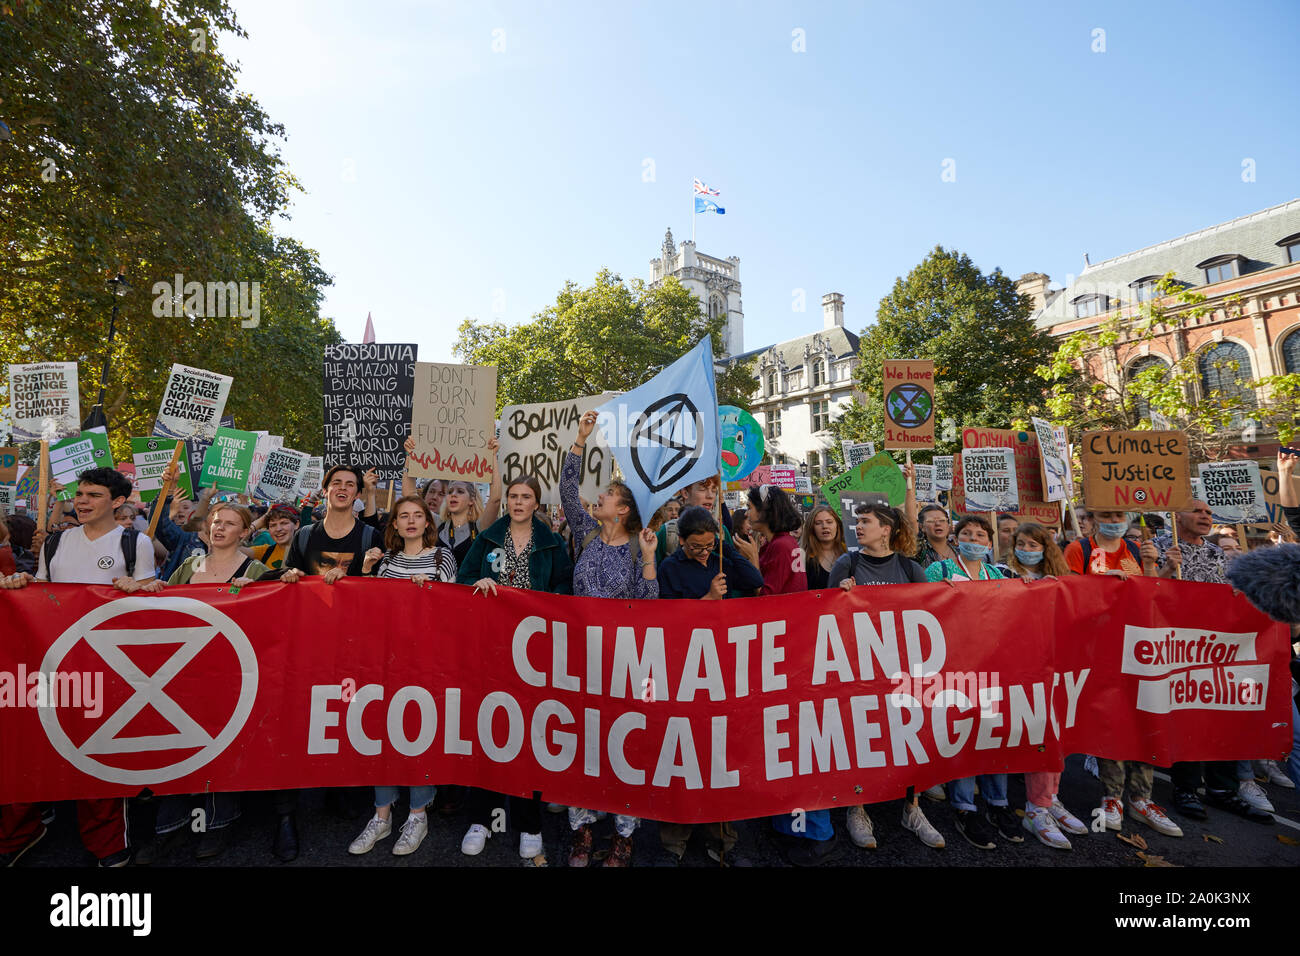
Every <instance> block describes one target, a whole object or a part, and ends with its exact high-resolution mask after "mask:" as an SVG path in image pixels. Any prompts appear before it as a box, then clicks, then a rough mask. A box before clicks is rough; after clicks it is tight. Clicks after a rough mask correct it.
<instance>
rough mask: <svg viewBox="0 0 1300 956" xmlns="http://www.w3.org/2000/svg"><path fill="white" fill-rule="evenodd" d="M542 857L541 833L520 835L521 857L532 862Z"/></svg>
mask: <svg viewBox="0 0 1300 956" xmlns="http://www.w3.org/2000/svg"><path fill="white" fill-rule="evenodd" d="M541 855H542V835H541V834H540V833H521V834H519V856H520V857H522V858H523V859H525V860H531V859H532V858H533V857H535V856H541Z"/></svg>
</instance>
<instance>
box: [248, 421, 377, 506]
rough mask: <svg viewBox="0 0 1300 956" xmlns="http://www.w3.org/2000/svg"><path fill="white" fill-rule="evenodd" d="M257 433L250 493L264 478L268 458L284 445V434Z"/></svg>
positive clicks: (249, 478)
mask: <svg viewBox="0 0 1300 956" xmlns="http://www.w3.org/2000/svg"><path fill="white" fill-rule="evenodd" d="M256 435H257V446H256V447H255V448H254V449H253V466H252V468H250V469H249V472H248V488H249V494H251V493H252V490H253V489H254V488H256V487H257V483H258V482H259V481H261V480H262V469H263V468H265V467H266V460H267V459H268V458H270V457H271V452H273V451H275V450H276V449H277V448H283V447H284V436H283V435H272V434H271V433H270V432H264V431H258V432H256ZM359 490H360V489H358V491H359Z"/></svg>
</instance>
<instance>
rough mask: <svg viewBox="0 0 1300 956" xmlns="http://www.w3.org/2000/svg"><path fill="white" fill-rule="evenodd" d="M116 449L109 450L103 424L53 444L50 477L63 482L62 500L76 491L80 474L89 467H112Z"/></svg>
mask: <svg viewBox="0 0 1300 956" xmlns="http://www.w3.org/2000/svg"><path fill="white" fill-rule="evenodd" d="M112 467H113V453H112V452H111V451H109V450H108V433H107V432H106V431H105V430H104V428H103V426H100V427H98V428H92V429H90V430H89V431H84V432H82V433H81V434H79V435H73V436H72V437H71V438H65V439H63V440H62V441H58V442H55V443H54V444H53V445H51V446H50V478H51V479H52V480H53V481H57V482H59V483H60V484H62V485H63V490H62V491H61V492H59V494H58V498H59V500H60V501H70V500H71V499H72V496H73V495H75V494H76V493H77V475H79V474H81V472H83V471H85V470H86V469H87V468H112Z"/></svg>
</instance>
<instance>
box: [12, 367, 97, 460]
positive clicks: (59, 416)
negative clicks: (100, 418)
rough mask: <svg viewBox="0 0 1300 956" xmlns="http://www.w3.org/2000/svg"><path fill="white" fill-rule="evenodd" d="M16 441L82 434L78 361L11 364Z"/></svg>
mask: <svg viewBox="0 0 1300 956" xmlns="http://www.w3.org/2000/svg"><path fill="white" fill-rule="evenodd" d="M9 423H10V427H11V429H12V431H13V439H12V440H13V441H15V442H26V441H41V440H45V441H57V440H58V439H60V438H70V437H72V436H73V435H79V434H81V396H80V394H79V393H78V391H77V363H76V362H37V363H35V364H30V365H10V366H9Z"/></svg>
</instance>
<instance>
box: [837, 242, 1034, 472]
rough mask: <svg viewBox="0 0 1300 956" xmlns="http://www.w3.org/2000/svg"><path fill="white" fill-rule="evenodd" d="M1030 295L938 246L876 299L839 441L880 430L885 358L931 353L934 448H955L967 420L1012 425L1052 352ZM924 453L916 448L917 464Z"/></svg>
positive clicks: (868, 437)
mask: <svg viewBox="0 0 1300 956" xmlns="http://www.w3.org/2000/svg"><path fill="white" fill-rule="evenodd" d="M1030 312H1031V306H1030V301H1029V299H1028V298H1027V297H1026V296H1023V295H1021V294H1020V293H1019V292H1017V291H1016V288H1015V284H1014V283H1013V282H1012V281H1011V280H1010V279H1009V278H1007V277H1006V276H1005V275H1003V274H1002V270H1000V269H995V270H994V271H993V272H992V273H990V274H989V275H985V274H984V273H982V272H981V271H980V270H979V269H978V268H977V267H976V266H975V264H974V263H973V262H972V261H971V259H970V257H969V256H967V255H965V254H964V253H960V252H957V251H955V250H951V251H950V250H947V249H944V248H943V247H942V246H936V247H935V248H934V250H933V251H932V252H931V253H930V254H929V255H927V256H926V257H925V259H923V260H922V261H921V263H920V264H919V265H917V266H916V268H914V269H913V270H912V271H911V272H909V273H908V275H907V277H906V278H900V279H897V280H896V281H895V282H894V288H893V290H892V291H891V292H890V293H889V294H888V295H887V296H885V297H884V298H883V299H881V300H880V307H879V308H878V309H877V311H876V324H875V325H873V326H871V327H869V328H867V329H866V330H865V331H864V332H863V333H862V337H861V341H860V343H859V352H858V357H859V359H860V364H859V365H858V369H857V371H856V372H855V374H854V385H855V387H856V388H857V389H858V390H859V395H858V397H857V400H856V401H855V402H853V404H851V405H850V406H849V407H848V409H846V410H845V412H844V414H842V415H841V416H840V418H839V419H837V420H836V421H835V422H834V423H833V424H832V431H833V433H834V434H835V437H836V439H837V442H836V446H835V449H834V452H833V454H834V457H835V459H836V461H837V463H838V464H839V465H840V466H841V467H842V466H843V461H842V458H841V454H840V449H839V447H838V440H841V439H846V438H848V439H853V440H854V441H875V442H876V443H877V445H879V444H880V440H881V438H882V437H883V435H884V422H885V418H884V397H883V390H884V388H883V374H884V372H883V367H884V363H885V361H886V360H889V359H931V360H933V362H934V376H935V412H934V414H935V423H936V427H935V454H951V453H953V452H955V451H959V450H960V448H961V429H962V427H963V426H965V425H985V426H991V427H1001V428H1006V427H1009V426H1010V424H1011V421H1012V419H1013V418H1015V417H1016V416H1017V415H1020V414H1022V413H1023V410H1024V409H1025V408H1026V407H1028V406H1030V405H1032V404H1034V403H1041V402H1042V396H1043V391H1044V386H1043V383H1042V381H1041V379H1038V378H1037V377H1036V376H1035V375H1034V370H1035V369H1036V368H1037V367H1039V366H1040V365H1041V364H1043V363H1044V362H1046V361H1047V360H1048V359H1049V358H1050V356H1051V355H1052V353H1053V351H1054V345H1053V343H1052V340H1051V338H1050V336H1048V335H1047V333H1045V332H1043V331H1041V330H1039V329H1038V328H1036V327H1035V325H1034V323H1033V322H1032V321H1031V320H1030V318H1029V315H1030ZM929 457H930V455H929V454H928V453H925V452H913V458H914V459H915V460H917V461H927V460H929Z"/></svg>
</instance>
